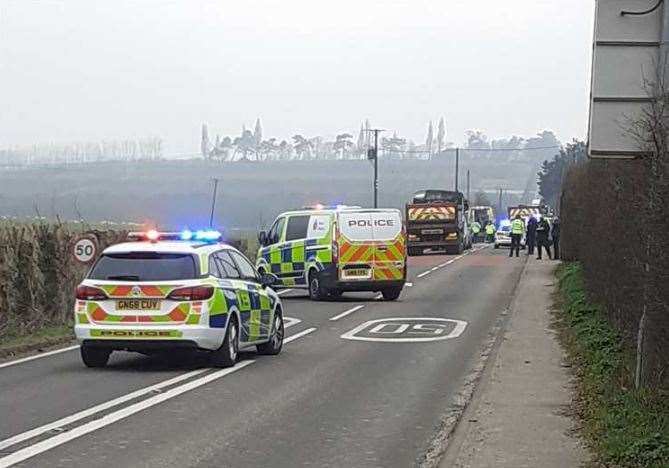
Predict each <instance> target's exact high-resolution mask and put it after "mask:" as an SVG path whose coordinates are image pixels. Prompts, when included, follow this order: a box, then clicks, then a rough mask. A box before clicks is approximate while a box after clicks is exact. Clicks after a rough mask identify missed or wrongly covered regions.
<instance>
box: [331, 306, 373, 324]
mask: <svg viewBox="0 0 669 468" xmlns="http://www.w3.org/2000/svg"><path fill="white" fill-rule="evenodd" d="M363 307H365V306H364V305H357V306H355V307H351V308H350V309H348V310H346V311H344V312H342V313H341V314H339V315H335V316H334V317H332V318H331V319H330V320H331V321H332V322H334V321H335V320H339V319H341V318H344V317H346V316H347V315H349V314H352V313H353V312H355V311H356V310H360V309H362V308H363Z"/></svg>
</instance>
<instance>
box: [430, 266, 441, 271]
mask: <svg viewBox="0 0 669 468" xmlns="http://www.w3.org/2000/svg"><path fill="white" fill-rule="evenodd" d="M438 269H439V267H438V266H436V267H432V268H431V270H430V271H437V270H438Z"/></svg>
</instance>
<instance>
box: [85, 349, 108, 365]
mask: <svg viewBox="0 0 669 468" xmlns="http://www.w3.org/2000/svg"><path fill="white" fill-rule="evenodd" d="M80 352H81V360H82V361H84V364H85V365H86V367H105V366H106V365H107V362H109V356H110V355H111V353H112V352H111V350H109V349H101V348H91V347H90V346H86V345H81V348H80Z"/></svg>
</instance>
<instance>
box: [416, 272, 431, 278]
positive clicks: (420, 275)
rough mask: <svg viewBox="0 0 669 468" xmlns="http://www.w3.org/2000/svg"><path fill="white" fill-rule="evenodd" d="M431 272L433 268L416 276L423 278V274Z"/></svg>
mask: <svg viewBox="0 0 669 468" xmlns="http://www.w3.org/2000/svg"><path fill="white" fill-rule="evenodd" d="M430 273H432V270H427V271H424V272H422V273H421V274H419V275H418V276H416V278H422V277H423V276H425V275H429V274H430Z"/></svg>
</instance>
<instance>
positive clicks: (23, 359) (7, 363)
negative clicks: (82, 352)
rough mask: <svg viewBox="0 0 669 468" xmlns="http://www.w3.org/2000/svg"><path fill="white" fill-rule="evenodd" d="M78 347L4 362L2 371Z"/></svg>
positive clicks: (74, 347)
mask: <svg viewBox="0 0 669 468" xmlns="http://www.w3.org/2000/svg"><path fill="white" fill-rule="evenodd" d="M78 347H79V345H74V346H68V347H66V348H58V349H54V350H53V351H47V352H46V353H40V354H36V355H34V356H28V357H24V358H21V359H17V360H15V361H9V362H3V363H2V364H0V369H2V368H3V367H9V366H15V365H16V364H22V363H24V362H28V361H33V360H35V359H40V358H43V357H47V356H53V355H54V354H60V353H64V352H65V351H72V350H73V349H77V348H78Z"/></svg>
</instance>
